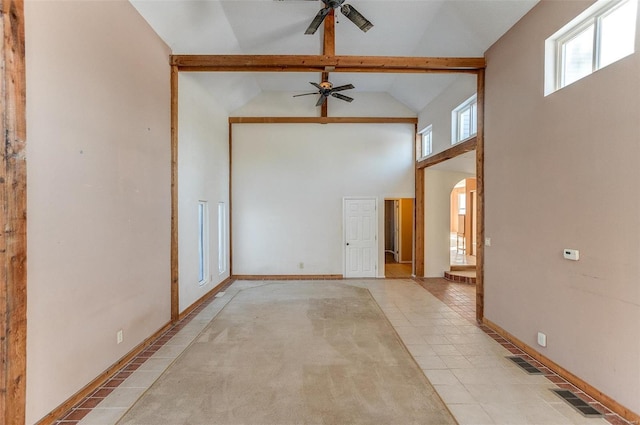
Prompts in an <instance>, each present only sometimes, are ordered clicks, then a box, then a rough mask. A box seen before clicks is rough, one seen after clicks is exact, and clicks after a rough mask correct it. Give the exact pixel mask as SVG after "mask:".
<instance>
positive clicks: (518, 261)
mask: <svg viewBox="0 0 640 425" xmlns="http://www.w3.org/2000/svg"><path fill="white" fill-rule="evenodd" d="M589 4H590V2H579V1H572V2H566V1H543V2H541V3H540V4H539V5H538V6H536V7H535V8H534V9H533V10H532V11H531V12H530V13H529V14H528V15H526V16H525V17H524V18H523V19H522V20H521V21H520V22H519V23H518V24H516V26H515V27H514V28H512V29H511V30H510V31H509V32H508V33H507V34H506V35H505V36H504V37H503V38H502V39H500V40H499V41H498V42H497V43H496V44H495V45H494V46H492V47H491V49H490V50H489V51H488V52H487V55H486V57H487V73H486V133H485V135H486V148H485V155H486V157H485V170H486V171H485V173H486V174H485V179H486V180H485V184H486V186H485V187H486V192H485V193H486V223H485V224H486V236H487V237H490V238H491V240H492V246H491V247H487V248H486V264H485V315H486V317H487V318H488V319H489V320H491V321H493V322H495V323H497V324H498V325H499V326H501V327H503V328H504V329H506V330H507V331H509V332H510V333H512V334H513V335H515V336H516V337H517V338H519V339H521V340H522V341H524V342H525V343H527V344H528V345H530V346H532V347H535V348H536V349H537V350H539V351H540V352H541V353H542V354H544V355H545V356H547V357H549V358H550V359H552V360H553V361H555V362H557V363H558V364H559V365H560V366H562V367H563V368H565V369H567V370H568V371H570V372H572V373H574V374H576V375H577V376H579V377H580V378H582V379H584V380H585V381H587V382H588V383H589V384H591V385H593V386H595V387H596V388H598V389H599V390H601V391H603V392H604V393H606V394H608V395H609V396H611V397H613V398H614V399H616V400H617V401H618V402H620V403H622V404H623V405H625V406H627V407H628V408H630V409H631V410H633V411H635V412H636V413H637V412H640V326H639V324H640V261H639V259H640V243H639V242H638V241H639V236H640V208H639V207H640V197H638V189H637V185H638V183H637V182H638V181H640V168H639V167H638V158H640V140H639V137H640V120H639V119H638V118H639V117H640V77H639V76H640V54H638V53H636V54H634V55H632V56H629V57H627V58H625V59H623V60H621V61H620V62H617V63H615V64H612V65H610V66H608V67H606V68H604V69H602V70H600V71H598V72H596V73H595V74H593V75H591V76H589V77H587V78H584V79H583V80H580V81H578V82H576V83H574V84H572V85H570V86H568V87H565V88H564V89H561V90H559V91H557V92H556V93H554V94H552V95H550V96H547V97H544V95H543V91H544V85H543V76H544V41H545V39H546V38H547V37H549V36H550V35H552V34H553V33H554V32H556V31H557V30H558V29H559V28H560V27H562V26H563V25H564V24H565V23H566V22H568V21H570V20H571V19H572V18H573V17H574V16H576V15H577V14H579V13H580V12H581V11H582V10H584V9H585V8H586V7H588V6H589ZM638 48H640V38H637V40H636V49H638ZM563 248H574V249H579V250H580V261H578V262H573V261H568V260H564V259H563V257H562V251H563ZM538 331H541V332H544V333H546V334H547V342H548V346H547V348H542V347H539V346H537V345H536V334H537V332H538Z"/></svg>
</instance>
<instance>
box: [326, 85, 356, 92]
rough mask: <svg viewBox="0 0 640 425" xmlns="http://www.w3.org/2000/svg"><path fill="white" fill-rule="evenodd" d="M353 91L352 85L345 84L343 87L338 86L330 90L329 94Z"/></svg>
mask: <svg viewBox="0 0 640 425" xmlns="http://www.w3.org/2000/svg"><path fill="white" fill-rule="evenodd" d="M351 89H355V87H354V86H353V84H345V85H344V86H338V87H334V88H332V89H331V92H336V91H342V90H351Z"/></svg>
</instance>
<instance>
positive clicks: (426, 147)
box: [420, 125, 433, 158]
mask: <svg viewBox="0 0 640 425" xmlns="http://www.w3.org/2000/svg"><path fill="white" fill-rule="evenodd" d="M420 137H421V139H422V151H421V152H420V156H421V157H422V158H424V157H425V156H429V155H431V152H433V126H431V125H430V126H428V127H427V128H425V129H424V130H422V131H421V132H420Z"/></svg>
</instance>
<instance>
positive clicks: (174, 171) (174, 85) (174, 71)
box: [171, 65, 180, 323]
mask: <svg viewBox="0 0 640 425" xmlns="http://www.w3.org/2000/svg"><path fill="white" fill-rule="evenodd" d="M179 278H180V273H179V270H178V67H177V66H175V65H174V66H172V67H171V322H172V323H175V322H177V321H178V320H179V317H180V286H179V283H180V282H179Z"/></svg>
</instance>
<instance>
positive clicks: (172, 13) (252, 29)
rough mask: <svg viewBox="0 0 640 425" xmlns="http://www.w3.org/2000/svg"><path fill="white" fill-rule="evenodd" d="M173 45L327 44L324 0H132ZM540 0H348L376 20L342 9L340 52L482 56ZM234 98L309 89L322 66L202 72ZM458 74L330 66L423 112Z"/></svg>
mask: <svg viewBox="0 0 640 425" xmlns="http://www.w3.org/2000/svg"><path fill="white" fill-rule="evenodd" d="M130 1H131V3H132V4H133V5H134V7H136V9H137V10H138V11H139V12H140V14H141V15H142V16H143V17H144V19H146V20H147V22H148V23H149V24H150V25H151V26H152V27H153V29H154V30H155V31H156V32H157V33H158V35H159V36H160V37H161V38H162V39H163V40H164V41H165V42H166V43H167V44H168V45H169V46H170V47H171V49H172V52H173V53H174V54H256V55H319V54H322V33H323V28H322V26H321V27H320V29H319V30H318V31H317V32H316V33H315V34H314V35H305V34H304V32H305V29H306V28H307V26H308V25H309V23H310V22H311V21H312V19H313V17H314V16H315V15H316V13H317V12H318V11H319V10H320V9H321V8H322V7H323V6H324V4H323V3H322V2H321V1H320V0H196V1H193V0H130ZM537 2H538V0H347V1H346V2H345V3H349V4H351V5H352V6H353V7H355V8H356V9H357V10H358V11H359V12H360V13H362V14H363V15H364V16H366V18H368V19H369V20H370V21H371V22H372V23H373V24H374V26H373V28H371V29H370V30H369V31H367V32H366V33H365V32H362V31H360V29H359V28H358V27H357V26H355V25H354V24H353V23H352V22H350V21H349V20H348V19H347V18H345V17H344V16H343V15H342V14H341V13H339V12H337V11H336V17H335V20H336V25H335V50H336V55H353V56H419V57H443V56H444V57H481V56H483V55H484V52H485V50H486V49H487V48H489V47H490V46H491V45H492V44H493V43H494V42H495V41H496V40H497V39H498V38H500V36H502V35H503V34H504V33H505V32H506V31H507V30H508V29H509V28H510V27H511V26H512V25H513V24H514V23H515V22H517V21H518V20H519V19H520V18H521V17H522V16H523V15H524V14H526V13H527V12H528V11H529V10H530V9H531V8H532V7H533V6H534V5H535V4H536V3H537ZM197 78H198V79H199V80H200V81H201V82H202V84H203V85H205V86H207V87H208V88H209V90H210V91H211V92H213V93H217V94H218V95H219V98H224V99H225V102H226V105H227V108H228V109H230V110H232V109H236V108H238V107H240V106H242V105H243V104H244V103H246V102H247V101H248V100H249V99H250V98H251V97H253V96H255V95H257V94H259V93H260V92H290V93H302V92H308V91H310V90H309V89H310V88H311V89H312V87H311V86H310V85H309V81H316V82H318V81H319V79H320V75H319V74H314V73H311V74H309V73H286V74H285V73H234V74H231V73H225V74H221V73H201V74H199V75H197ZM454 79H455V75H453V74H371V73H367V74H353V73H349V74H340V73H334V74H331V81H332V82H333V83H334V84H335V85H341V84H346V83H353V84H354V86H355V87H356V88H355V89H354V90H352V91H350V92H349V93H350V95H351V94H355V93H357V92H383V93H388V94H389V95H391V96H393V97H394V98H395V99H397V100H398V101H400V102H401V103H403V104H405V105H406V106H407V107H409V108H410V109H411V110H413V111H414V112H416V113H418V112H420V111H421V110H422V109H423V108H424V107H425V106H426V105H427V104H428V103H429V102H430V101H431V100H432V99H434V98H435V97H436V96H437V95H438V94H439V93H440V92H441V91H442V90H444V89H445V88H446V87H447V86H448V85H450V84H451V83H452V82H453V81H454Z"/></svg>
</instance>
